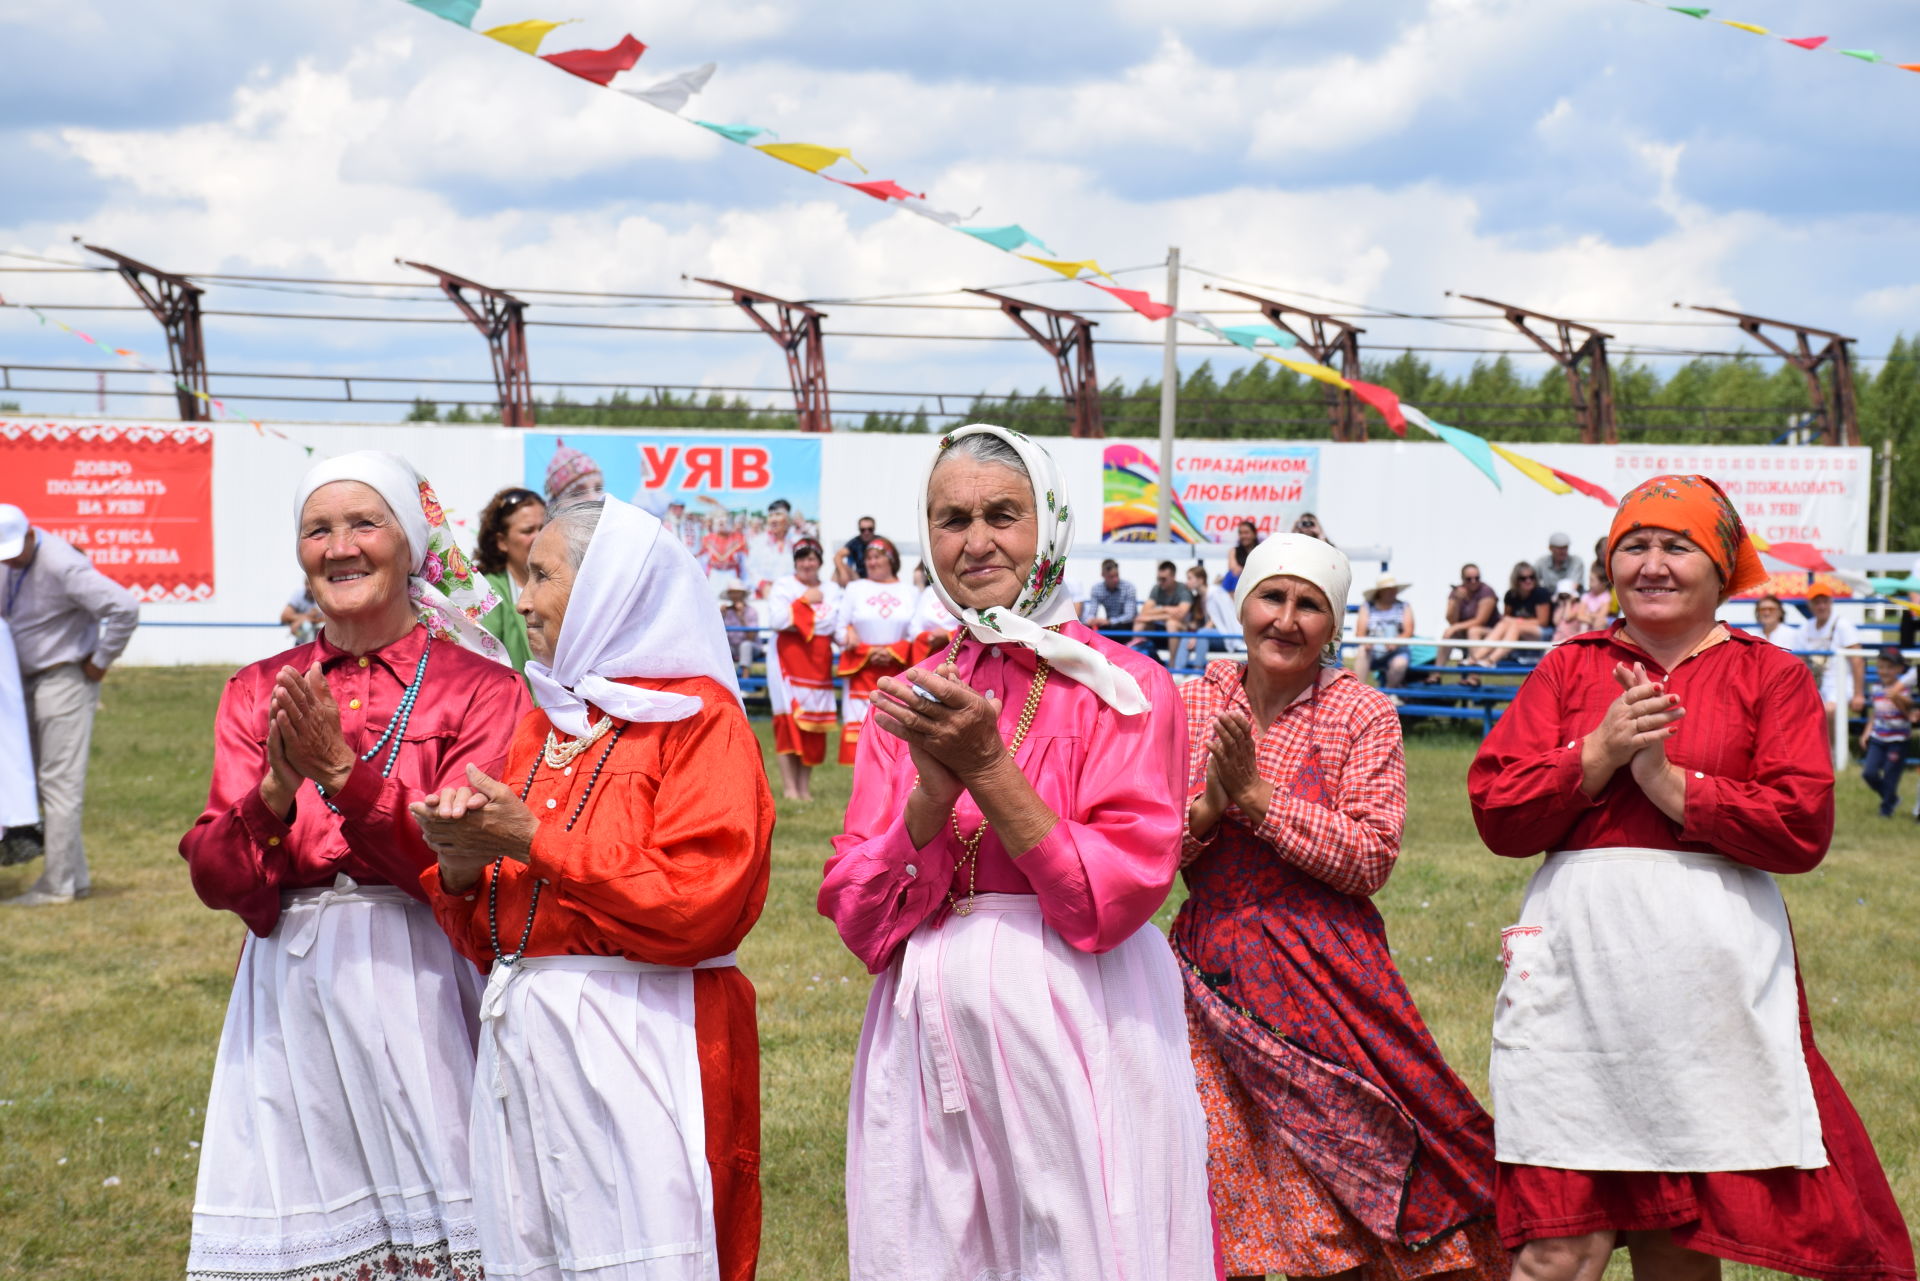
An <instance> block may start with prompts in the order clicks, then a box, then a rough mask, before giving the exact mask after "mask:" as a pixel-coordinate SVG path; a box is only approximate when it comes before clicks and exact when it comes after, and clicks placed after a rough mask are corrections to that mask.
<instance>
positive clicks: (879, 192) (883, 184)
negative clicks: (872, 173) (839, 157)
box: [827, 177, 927, 200]
mask: <svg viewBox="0 0 1920 1281" xmlns="http://www.w3.org/2000/svg"><path fill="white" fill-rule="evenodd" d="M827 181H828V182H837V183H839V184H840V185H841V186H843V187H852V188H853V189H854V190H855V191H864V192H866V193H867V194H868V195H869V196H872V197H873V198H874V199H875V200H925V199H926V198H927V193H926V192H924V191H908V190H907V189H906V188H905V187H903V186H901V185H900V184H899V183H897V182H895V181H894V180H893V179H891V178H879V179H876V180H874V181H873V182H847V181H845V180H844V179H840V178H834V177H828V178H827Z"/></svg>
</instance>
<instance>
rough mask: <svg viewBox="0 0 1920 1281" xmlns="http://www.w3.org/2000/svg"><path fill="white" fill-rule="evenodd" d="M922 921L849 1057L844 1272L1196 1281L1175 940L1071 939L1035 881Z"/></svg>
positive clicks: (1199, 1214) (1189, 1111)
mask: <svg viewBox="0 0 1920 1281" xmlns="http://www.w3.org/2000/svg"><path fill="white" fill-rule="evenodd" d="M974 903H975V910H974V912H973V914H972V915H970V916H949V917H947V919H946V920H945V921H944V922H943V923H942V924H941V925H940V927H939V928H938V929H936V928H934V927H933V926H932V925H931V924H926V925H922V926H921V927H920V928H919V929H918V930H916V931H915V932H914V934H913V936H912V937H911V938H910V939H909V940H908V941H907V944H906V946H905V947H904V948H903V949H902V950H901V954H900V955H899V956H898V957H897V958H895V960H894V962H893V964H892V965H891V966H889V967H888V969H887V971H886V972H885V973H884V974H882V975H881V976H880V978H879V979H878V981H876V983H875V984H874V989H873V996H872V999H871V1000H870V1001H869V1002H868V1004H867V1018H866V1026H865V1028H864V1029H863V1030H862V1032H861V1036H860V1049H859V1052H858V1057H857V1059H856V1061H855V1063H854V1075H853V1094H852V1105H851V1118H850V1123H849V1126H848V1134H847V1222H848V1238H849V1240H848V1248H849V1255H850V1262H851V1272H852V1276H853V1277H854V1278H855V1281H883V1279H884V1281H980V1279H981V1278H991V1279H992V1281H1205V1278H1209V1277H1212V1276H1214V1275H1215V1271H1214V1249H1213V1219H1212V1213H1211V1210H1210V1207H1209V1204H1208V1200H1207V1122H1206V1116H1205V1114H1204V1113H1203V1112H1202V1110H1201V1107H1200V1098H1199V1094H1198V1093H1197V1091H1196V1089H1195V1086H1194V1079H1193V1060H1192V1058H1191V1056H1190V1055H1189V1053H1188V1049H1187V1023H1186V1013H1185V1009H1184V1007H1183V1004H1182V999H1183V998H1182V995H1181V983H1180V975H1179V971H1178V968H1177V967H1176V965H1175V962H1174V959H1173V953H1172V950H1171V949H1170V948H1169V947H1168V945H1167V940H1166V937H1165V936H1164V935H1162V934H1161V933H1160V931H1159V930H1157V929H1155V928H1154V927H1153V926H1152V925H1146V926H1143V927H1142V928H1141V929H1140V931H1139V932H1138V933H1136V934H1135V935H1134V936H1133V937H1132V938H1130V939H1128V940H1127V941H1126V942H1124V943H1122V944H1121V945H1120V946H1119V947H1117V948H1115V949H1113V950H1112V951H1110V952H1106V953H1104V954H1101V955H1098V956H1096V955H1093V954H1090V953H1087V952H1081V951H1078V950H1076V949H1074V948H1073V947H1070V946H1069V945H1068V944H1067V943H1066V942H1065V941H1064V940H1062V939H1061V937H1060V936H1059V935H1058V934H1056V933H1055V932H1054V931H1053V930H1051V929H1049V928H1048V927H1047V925H1046V924H1045V922H1044V921H1043V920H1042V919H1041V916H1040V909H1039V904H1038V900H1037V899H1035V898H1034V897H1033V896H1031V895H1016V894H982V895H979V896H978V897H977V898H976V899H975V900H974Z"/></svg>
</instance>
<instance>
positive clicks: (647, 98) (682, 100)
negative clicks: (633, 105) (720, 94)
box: [620, 62, 718, 128]
mask: <svg viewBox="0 0 1920 1281" xmlns="http://www.w3.org/2000/svg"><path fill="white" fill-rule="evenodd" d="M717 69H718V64H716V63H712V62H705V63H702V64H700V65H699V66H697V67H695V68H694V69H693V70H692V71H683V72H681V73H680V74H679V75H677V76H674V77H672V78H671V79H668V80H662V81H660V82H659V83H658V84H650V85H648V86H647V87H646V88H644V89H622V90H621V91H620V92H621V93H624V94H626V95H627V96H628V97H630V98H638V99H640V101H642V102H644V103H646V104H647V105H648V106H650V107H658V108H660V110H662V111H671V112H674V113H675V114H678V113H679V111H680V109H681V108H682V107H684V106H686V105H687V102H688V100H689V99H691V98H692V97H693V95H694V94H696V93H699V92H700V91H701V90H702V89H704V88H706V87H707V81H709V80H711V79H713V73H714V71H715V70H717ZM708 128H712V126H711V125H709V126H708Z"/></svg>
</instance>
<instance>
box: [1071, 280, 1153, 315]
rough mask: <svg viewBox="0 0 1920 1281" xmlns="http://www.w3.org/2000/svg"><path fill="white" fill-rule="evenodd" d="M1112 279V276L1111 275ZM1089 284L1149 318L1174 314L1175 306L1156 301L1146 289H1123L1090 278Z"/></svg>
mask: <svg viewBox="0 0 1920 1281" xmlns="http://www.w3.org/2000/svg"><path fill="white" fill-rule="evenodd" d="M1109 279H1111V277H1109ZM1087 283H1088V284H1090V285H1092V286H1093V287H1094V288H1095V289H1098V290H1099V291H1100V292H1101V293H1103V294H1112V295H1113V296H1114V297H1115V298H1118V299H1119V300H1120V301H1121V302H1123V303H1125V304H1127V306H1129V307H1131V308H1133V309H1134V310H1135V311H1137V312H1139V313H1140V314H1141V315H1143V316H1145V317H1146V318H1147V319H1148V320H1165V319H1166V318H1167V317H1168V316H1171V315H1173V308H1171V307H1169V306H1167V304H1165V303H1163V302H1155V301H1154V300H1153V298H1152V296H1151V295H1150V294H1148V293H1147V291H1146V290H1144V289H1122V288H1121V287H1120V286H1118V285H1103V284H1099V283H1098V282H1096V281H1092V280H1089V281H1088V282H1087Z"/></svg>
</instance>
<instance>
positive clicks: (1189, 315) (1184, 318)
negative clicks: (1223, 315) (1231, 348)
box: [1173, 311, 1233, 342]
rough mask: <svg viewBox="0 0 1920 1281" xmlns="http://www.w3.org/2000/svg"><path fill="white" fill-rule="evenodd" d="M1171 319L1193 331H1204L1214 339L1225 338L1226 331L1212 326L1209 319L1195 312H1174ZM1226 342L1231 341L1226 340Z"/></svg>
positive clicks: (1229, 340) (1214, 325) (1229, 339)
mask: <svg viewBox="0 0 1920 1281" xmlns="http://www.w3.org/2000/svg"><path fill="white" fill-rule="evenodd" d="M1173 318H1174V319H1175V320H1177V321H1179V322H1180V323H1182V324H1186V325H1192V326H1193V327H1194V328H1195V329H1204V330H1206V331H1207V332H1208V333H1210V334H1212V335H1213V336H1214V337H1215V338H1227V331H1226V330H1224V329H1222V328H1220V326H1218V325H1216V324H1214V323H1213V320H1212V318H1211V317H1209V316H1203V315H1201V314H1200V313H1199V312H1197V311H1176V312H1174V313H1173ZM1227 341H1228V342H1232V341H1233V340H1232V339H1231V338H1227Z"/></svg>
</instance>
